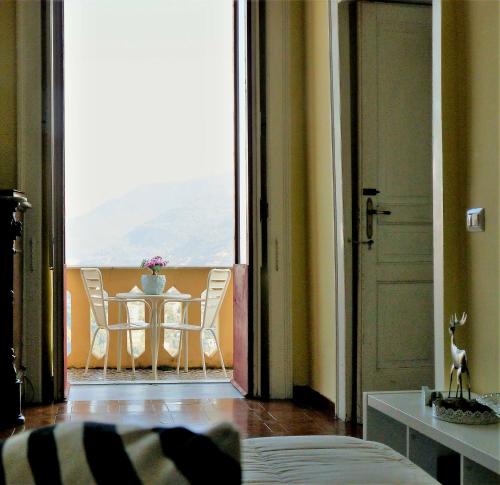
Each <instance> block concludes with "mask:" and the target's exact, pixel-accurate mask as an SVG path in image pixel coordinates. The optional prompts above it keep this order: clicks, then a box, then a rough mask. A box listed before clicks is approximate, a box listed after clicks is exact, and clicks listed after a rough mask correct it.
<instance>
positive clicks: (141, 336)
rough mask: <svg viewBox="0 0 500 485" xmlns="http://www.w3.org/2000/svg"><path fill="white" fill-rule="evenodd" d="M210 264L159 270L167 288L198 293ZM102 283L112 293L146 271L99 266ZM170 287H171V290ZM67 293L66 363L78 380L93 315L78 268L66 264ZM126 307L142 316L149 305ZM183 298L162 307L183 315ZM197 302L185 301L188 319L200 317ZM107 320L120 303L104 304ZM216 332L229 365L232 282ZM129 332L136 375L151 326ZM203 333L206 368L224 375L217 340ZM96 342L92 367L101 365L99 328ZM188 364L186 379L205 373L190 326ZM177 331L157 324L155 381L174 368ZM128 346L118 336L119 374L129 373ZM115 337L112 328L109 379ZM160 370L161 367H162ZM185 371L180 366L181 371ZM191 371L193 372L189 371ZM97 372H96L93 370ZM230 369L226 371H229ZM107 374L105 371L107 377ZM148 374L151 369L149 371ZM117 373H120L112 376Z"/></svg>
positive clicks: (144, 362) (147, 355) (147, 363)
mask: <svg viewBox="0 0 500 485" xmlns="http://www.w3.org/2000/svg"><path fill="white" fill-rule="evenodd" d="M210 269H211V268H188V267H186V268H168V269H165V270H164V271H162V274H165V275H166V277H167V284H166V290H169V289H172V290H174V289H175V290H178V291H179V292H181V293H189V294H190V295H192V296H200V294H201V293H202V292H203V291H204V290H205V288H206V283H207V277H208V273H209V271H210ZM101 272H102V277H103V283H104V289H105V290H106V292H107V293H108V295H109V296H114V295H115V294H117V293H120V292H128V291H131V290H134V291H139V288H140V277H141V275H142V274H145V272H144V270H143V269H135V268H101ZM172 290H171V291H172ZM66 296H67V329H68V331H67V334H68V336H67V367H68V373H69V377H70V381H72V382H79V381H81V379H82V371H79V370H77V369H83V368H85V363H86V359H87V353H88V349H89V346H90V343H91V329H92V316H91V312H90V306H89V303H88V300H87V296H86V293H85V289H84V287H83V283H82V280H81V276H80V268H75V267H69V268H67V269H66ZM129 305H130V306H129V312H130V315H131V319H144V317H145V318H146V320H147V321H150V320H149V319H150V315H149V311H148V310H147V309H145V307H144V304H142V303H129ZM181 310H182V308H181V304H179V303H168V304H167V305H166V307H165V308H164V311H165V313H166V314H167V315H168V319H169V320H172V319H175V320H178V321H180V318H181V314H182V313H181ZM201 311H202V309H201V305H200V304H199V303H192V304H190V305H189V307H188V321H189V322H192V323H198V322H200V317H201ZM108 315H109V322H110V323H113V322H116V321H117V319H118V305H117V304H115V303H110V304H109V306H108ZM217 328H218V337H219V344H220V346H221V350H222V354H223V357H224V362H225V365H226V367H227V368H228V369H230V368H232V365H233V287H232V282H231V283H230V285H229V288H228V290H227V293H226V296H225V299H224V301H223V303H222V308H221V311H220V313H219V317H218V323H217ZM132 334H133V346H134V355H135V365H136V369H144V370H139V371H138V375H141V376H149V372H150V370H149V372H148V371H147V370H146V369H150V368H151V340H150V338H151V336H150V332H149V330H146V332H143V331H135V332H133V333H132ZM206 334H207V336H206V338H204V347H205V358H206V363H207V368H209V369H214V371H212V372H210V371H209V376H221V375H222V376H223V374H222V373H221V371H218V373H217V371H216V370H217V369H220V367H221V366H220V361H219V356H218V353H217V352H216V351H214V350H215V342H213V340H212V339H211V338H210V336H209V335H208V332H206ZM99 335H100V339H99V337H98V340H97V343H96V345H95V346H94V350H93V356H92V359H91V363H90V368H92V369H102V368H103V366H104V349H105V345H106V336H105V332H100V333H99ZM188 335H189V368H190V369H192V371H191V370H190V373H188V376H187V377H188V379H192V376H193V375H198V376H203V374H202V373H200V372H197V371H196V369H199V368H201V365H202V363H201V353H200V344H199V338H198V335H197V334H195V333H194V332H189V333H188ZM178 338H179V334H178V333H177V332H174V331H165V330H163V329H162V330H160V332H159V340H160V350H159V356H158V366H159V369H160V372H159V381H160V380H161V379H162V376H164V377H166V376H167V375H172V374H173V373H172V369H175V367H176V365H177V345H178ZM129 352H130V349H129V348H128V344H127V339H126V338H123V339H122V369H124V370H125V372H121V373H119V374H120V376H122V377H121V379H125V380H130V379H131V378H132V371H131V370H129V369H130V368H131V359H130V354H129ZM181 362H182V366H184V354H183V355H182V360H181ZM117 363H118V362H117V337H116V336H115V335H114V334H112V335H111V341H110V350H109V358H108V369H110V373H109V376H111V378H112V379H115V378H114V377H112V376H113V375H114V374H115V375H116V373H113V370H112V369H116V367H117ZM162 371H164V372H162ZM182 374H183V373H182V372H181V375H182ZM189 374H191V377H190V376H189ZM92 375H94V376H96V375H97V373H96V372H93V373H92ZM228 375H230V374H228ZM109 376H108V377H109ZM149 378H150V379H152V374H151V376H150V377H149ZM99 379H100V380H102V373H99ZM116 379H120V377H116Z"/></svg>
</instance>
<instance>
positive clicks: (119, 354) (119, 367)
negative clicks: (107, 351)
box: [116, 330, 123, 370]
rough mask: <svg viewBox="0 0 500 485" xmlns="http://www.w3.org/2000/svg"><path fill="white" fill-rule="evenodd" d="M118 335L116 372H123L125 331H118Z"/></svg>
mask: <svg viewBox="0 0 500 485" xmlns="http://www.w3.org/2000/svg"><path fill="white" fill-rule="evenodd" d="M116 333H117V336H116V338H117V340H118V342H117V345H118V347H117V349H116V362H117V363H116V370H122V334H123V331H122V330H118V332H116Z"/></svg>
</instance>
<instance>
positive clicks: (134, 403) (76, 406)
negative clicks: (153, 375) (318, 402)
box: [0, 384, 362, 439]
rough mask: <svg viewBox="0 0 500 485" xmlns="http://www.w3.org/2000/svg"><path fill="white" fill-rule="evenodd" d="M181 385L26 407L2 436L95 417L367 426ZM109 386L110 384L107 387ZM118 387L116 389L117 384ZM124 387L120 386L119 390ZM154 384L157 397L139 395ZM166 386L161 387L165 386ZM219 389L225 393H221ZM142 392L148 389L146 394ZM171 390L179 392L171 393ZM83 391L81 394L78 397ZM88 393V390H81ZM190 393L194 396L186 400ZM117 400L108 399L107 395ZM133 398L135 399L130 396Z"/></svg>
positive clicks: (250, 432) (196, 424)
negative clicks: (20, 421)
mask: <svg viewBox="0 0 500 485" xmlns="http://www.w3.org/2000/svg"><path fill="white" fill-rule="evenodd" d="M189 386H190V387H189V393H187V391H184V390H182V389H180V388H179V387H176V388H175V393H174V392H173V391H171V390H170V389H166V390H165V392H164V391H163V388H159V387H158V386H151V387H147V386H142V387H137V388H136V387H133V389H132V390H133V392H132V391H131V392H128V391H127V392H124V391H123V388H122V387H120V386H109V390H108V389H101V387H102V386H101V387H99V386H95V387H96V389H95V390H94V391H92V392H89V393H85V395H86V396H89V397H91V398H92V399H94V400H84V401H82V400H73V401H68V402H67V403H61V404H52V405H45V406H32V407H26V409H25V410H24V413H25V416H26V423H25V426H24V427H18V428H15V429H7V430H1V431H0V439H5V438H7V437H8V436H10V435H12V434H13V433H19V432H22V431H23V430H25V429H33V428H37V427H40V426H46V425H51V424H53V423H61V422H67V421H94V422H106V423H114V424H135V425H139V426H146V427H150V426H185V427H187V428H189V429H192V430H193V431H205V430H206V429H208V428H210V427H213V426H214V425H216V424H217V423H219V422H224V421H228V422H231V423H233V424H234V426H235V427H237V428H238V430H239V431H240V434H241V436H242V437H243V438H246V437H258V436H280V435H290V436H291V435H308V434H338V435H349V436H357V437H360V436H361V433H362V427H361V426H351V425H349V424H346V423H344V422H343V421H340V420H336V419H334V417H333V416H330V415H329V414H328V413H326V412H324V411H321V410H317V409H314V408H313V407H312V406H309V405H308V404H307V403H306V404H304V403H301V404H300V405H298V404H296V403H294V402H292V401H278V400H273V401H258V400H246V399H241V398H232V397H228V392H227V389H226V388H221V387H219V385H213V384H207V386H208V387H205V386H203V385H202V386H203V389H202V387H200V389H201V390H202V392H200V394H199V395H200V398H199V399H193V398H191V397H192V396H193V395H194V388H193V387H192V385H189ZM104 387H108V386H104ZM114 387H116V388H117V389H115V390H113V389H112V388H114ZM118 388H119V389H118ZM148 389H151V390H152V391H154V392H151V393H150V395H151V396H152V397H156V398H155V399H139V397H140V396H141V395H145V394H144V393H146V392H149V391H148ZM159 390H161V392H160V391H159ZM217 392H219V395H218V396H219V397H218V396H217ZM141 393H142V394H141ZM169 394H175V395H174V396H173V397H171V398H170V397H168V396H169ZM76 395H78V393H76V394H75V396H76ZM79 395H80V396H82V393H80V394H79ZM184 395H188V397H189V399H183V396H184ZM108 396H109V397H113V399H106V398H107V397H108ZM128 397H133V399H128Z"/></svg>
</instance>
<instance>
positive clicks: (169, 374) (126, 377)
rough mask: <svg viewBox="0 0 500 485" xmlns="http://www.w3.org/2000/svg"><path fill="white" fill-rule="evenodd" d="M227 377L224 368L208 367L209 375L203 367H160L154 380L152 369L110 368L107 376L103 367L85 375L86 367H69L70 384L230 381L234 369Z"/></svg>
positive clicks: (228, 370) (91, 370)
mask: <svg viewBox="0 0 500 485" xmlns="http://www.w3.org/2000/svg"><path fill="white" fill-rule="evenodd" d="M226 372H227V377H226V376H225V375H224V372H223V371H222V369H207V377H205V375H204V374H203V370H202V369H197V368H191V369H189V371H188V372H184V370H181V372H179V374H177V372H176V370H175V369H168V370H163V369H158V379H157V380H156V381H154V380H153V375H152V371H151V369H136V370H135V377H134V376H133V374H132V370H131V369H123V370H121V371H118V370H116V369H108V372H107V374H106V377H104V372H103V370H102V369H89V371H88V374H87V375H84V373H85V369H68V381H69V382H70V384H109V383H112V384H114V383H118V382H119V383H130V382H148V383H155V382H160V383H179V382H193V381H196V382H229V381H230V380H231V378H232V377H233V370H232V369H227V370H226Z"/></svg>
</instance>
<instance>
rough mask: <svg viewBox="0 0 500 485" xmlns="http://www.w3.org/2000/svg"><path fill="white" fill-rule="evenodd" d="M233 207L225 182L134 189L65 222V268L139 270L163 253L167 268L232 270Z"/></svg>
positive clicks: (228, 182)
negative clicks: (227, 267)
mask: <svg viewBox="0 0 500 485" xmlns="http://www.w3.org/2000/svg"><path fill="white" fill-rule="evenodd" d="M233 204H234V196H233V185H232V181H231V180H230V179H229V178H223V177H213V178H208V179H197V180H192V181H189V182H181V183H177V182H176V183H167V184H155V185H149V186H146V187H141V188H138V189H136V190H134V191H131V192H129V193H127V194H125V195H123V196H122V197H119V198H117V199H112V200H108V201H104V202H103V204H102V205H101V206H99V207H97V208H96V209H94V210H92V211H91V212H89V213H88V214H85V215H83V216H80V217H76V218H74V219H68V220H67V221H66V261H67V264H69V265H74V266H89V265H95V266H139V264H140V262H141V261H142V259H143V258H145V257H151V256H156V255H161V256H164V257H166V258H167V259H169V261H170V265H171V266H230V265H232V263H233V252H234V249H233V246H234V217H233V215H234V208H233Z"/></svg>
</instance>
